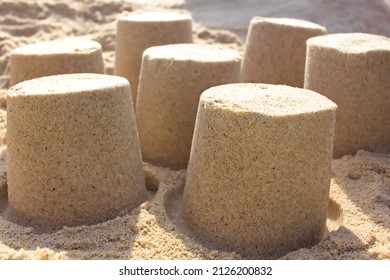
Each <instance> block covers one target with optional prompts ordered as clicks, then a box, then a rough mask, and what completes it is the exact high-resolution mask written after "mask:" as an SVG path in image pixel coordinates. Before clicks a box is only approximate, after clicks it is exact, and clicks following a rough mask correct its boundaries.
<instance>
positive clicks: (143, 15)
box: [114, 11, 192, 105]
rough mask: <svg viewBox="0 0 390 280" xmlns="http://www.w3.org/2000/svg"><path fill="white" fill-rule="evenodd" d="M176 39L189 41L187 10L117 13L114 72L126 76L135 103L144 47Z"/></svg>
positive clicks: (168, 42)
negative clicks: (183, 12) (181, 12)
mask: <svg viewBox="0 0 390 280" xmlns="http://www.w3.org/2000/svg"><path fill="white" fill-rule="evenodd" d="M179 43H192V19H191V16H190V15H188V14H179V13H175V12H163V11H136V12H132V13H129V12H124V13H123V14H122V15H121V16H120V17H119V19H118V22H117V31H116V45H115V68H114V73H115V75H118V76H122V77H125V78H127V79H128V80H129V82H130V86H131V92H132V95H133V102H134V105H135V103H136V100H137V92H138V80H139V74H140V69H141V61H142V54H143V52H144V50H146V49H147V48H149V47H152V46H160V45H168V44H179Z"/></svg>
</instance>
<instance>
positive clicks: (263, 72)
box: [241, 17, 326, 88]
mask: <svg viewBox="0 0 390 280" xmlns="http://www.w3.org/2000/svg"><path fill="white" fill-rule="evenodd" d="M325 33H326V29H325V27H323V26H321V25H318V24H315V23H312V22H309V21H305V20H300V19H292V18H263V17H254V18H253V19H252V20H251V22H250V26H249V30H248V36H247V42H246V44H245V52H244V57H243V60H242V77H241V80H242V82H251V83H267V84H280V85H288V86H294V87H301V88H302V87H303V81H304V72H305V57H306V40H307V39H309V38H310V37H314V36H320V35H323V34H325Z"/></svg>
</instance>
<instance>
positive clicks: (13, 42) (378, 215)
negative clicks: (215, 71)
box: [0, 0, 390, 259]
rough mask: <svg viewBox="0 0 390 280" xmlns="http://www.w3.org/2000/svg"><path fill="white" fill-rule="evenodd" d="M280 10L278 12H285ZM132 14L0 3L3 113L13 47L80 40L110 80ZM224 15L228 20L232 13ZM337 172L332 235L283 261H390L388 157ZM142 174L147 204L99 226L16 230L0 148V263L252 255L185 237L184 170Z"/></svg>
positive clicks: (98, 7) (77, 5)
mask: <svg viewBox="0 0 390 280" xmlns="http://www.w3.org/2000/svg"><path fill="white" fill-rule="evenodd" d="M361 1H362V0H361ZM361 1H360V2H361ZM135 2H136V1H135ZM148 2H149V1H148ZM150 2H153V1H150ZM173 2H175V1H173ZM178 2H180V1H178ZM213 2H216V1H213ZM292 2H298V1H292ZM360 2H359V3H360ZM368 2H370V1H369V0H367V1H366V3H368ZM376 2H377V1H375V3H376ZM174 6H175V5H174ZM331 6H332V5H331ZM356 6H359V5H358V4H356ZM175 7H176V8H177V7H180V5H179V6H175ZM275 7H279V8H280V5H275ZM132 9H133V6H132V5H131V4H129V3H128V2H125V1H114V2H113V1H108V0H105V1H103V0H97V1H94V0H84V1H77V2H76V1H75V2H57V1H49V0H43V1H39V2H38V3H36V1H26V0H22V1H12V0H2V1H1V2H0V89H1V90H0V107H1V108H5V106H6V104H5V103H6V102H5V98H4V94H5V89H7V88H8V83H9V53H10V51H11V50H12V49H14V48H16V47H18V46H22V45H24V44H28V43H35V42H39V41H43V40H51V39H56V38H60V37H63V36H73V35H81V36H85V37H87V38H89V39H94V40H97V41H98V42H100V43H101V44H102V46H103V51H104V56H105V62H106V69H107V70H108V71H107V72H108V73H111V72H110V71H112V67H113V58H114V57H113V52H114V42H115V40H114V39H115V19H116V17H117V15H118V13H119V12H121V11H123V10H132ZM383 11H386V10H383ZM214 12H215V11H214ZM221 14H224V17H226V18H229V17H230V18H231V16H229V14H226V13H221ZM258 15H260V14H258ZM263 15H264V14H263ZM290 15H294V14H290ZM371 17H372V14H371ZM373 18H374V19H375V22H378V24H377V28H382V29H383V28H388V27H389V24H387V25H386V24H383V23H381V18H380V17H379V16H378V17H376V16H374V17H373ZM309 20H310V19H309ZM311 20H313V19H311ZM314 21H315V19H314ZM248 22H249V19H248ZM320 23H321V22H320ZM386 30H388V29H386ZM361 31H364V30H361ZM194 34H195V35H196V36H195V41H202V42H208V43H218V44H224V45H229V46H232V47H234V48H236V49H239V50H242V44H241V43H240V40H239V39H238V38H237V37H236V36H235V35H232V33H230V32H228V31H216V30H210V29H207V28H204V27H201V26H199V25H195V32H194ZM5 116H6V113H5V111H4V110H0V143H1V144H4V143H5V133H6V128H5ZM333 170H334V174H333V179H332V184H331V190H330V203H329V211H328V221H327V228H328V231H329V232H328V233H327V234H326V235H325V238H324V240H323V241H321V242H320V243H319V244H318V245H316V246H314V247H312V248H310V249H300V250H298V251H295V252H291V253H289V254H287V255H285V256H283V257H282V258H285V259H390V155H389V154H374V153H369V152H364V151H360V152H358V153H357V155H355V156H346V157H343V158H342V159H339V160H335V161H334V162H333ZM144 171H145V174H146V182H147V186H148V189H149V191H148V193H149V199H148V200H147V201H146V202H145V203H143V204H141V205H140V206H139V207H138V208H136V209H134V210H133V211H132V212H130V213H127V214H124V215H122V216H120V217H117V218H115V219H112V220H109V221H107V222H104V223H100V224H97V225H93V226H80V227H73V228H66V227H65V228H63V229H61V230H59V231H56V232H36V231H34V229H33V228H29V227H23V226H20V225H18V224H15V223H12V222H10V221H8V220H7V219H6V215H5V210H6V209H7V182H6V146H4V145H3V146H1V148H0V259H65V258H72V259H73V258H76V259H77V258H82V259H100V258H107V259H118V258H123V259H240V258H246V257H250V256H244V255H239V254H236V253H234V252H226V251H224V250H223V248H218V249H217V248H215V247H213V246H212V245H211V244H208V243H207V242H206V241H203V240H199V239H197V238H196V237H195V236H194V235H193V233H192V232H191V231H190V230H188V228H187V227H186V225H185V224H184V223H183V222H182V218H181V216H180V211H179V209H180V207H181V200H182V193H183V187H184V179H185V171H184V170H181V171H171V170H168V169H163V168H158V167H154V166H152V165H149V164H144ZM39 248H42V249H39Z"/></svg>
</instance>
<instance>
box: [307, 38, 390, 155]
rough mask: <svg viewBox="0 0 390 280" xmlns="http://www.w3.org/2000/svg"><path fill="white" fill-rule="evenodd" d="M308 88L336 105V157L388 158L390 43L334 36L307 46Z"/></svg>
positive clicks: (318, 39)
mask: <svg viewBox="0 0 390 280" xmlns="http://www.w3.org/2000/svg"><path fill="white" fill-rule="evenodd" d="M305 88H307V89H310V90H314V91H316V92H319V93H321V94H323V95H325V96H327V97H328V98H329V99H331V100H332V101H334V102H335V103H336V104H337V105H338V107H339V109H338V110H337V121H336V130H335V139H334V157H336V158H339V157H341V156H343V155H346V154H354V153H356V152H357V151H358V150H360V149H364V150H369V151H376V152H383V153H389V152H390V39H389V38H386V37H381V36H377V35H371V34H362V33H351V34H332V35H326V36H321V37H316V38H312V39H310V40H308V49H307V62H306V72H305Z"/></svg>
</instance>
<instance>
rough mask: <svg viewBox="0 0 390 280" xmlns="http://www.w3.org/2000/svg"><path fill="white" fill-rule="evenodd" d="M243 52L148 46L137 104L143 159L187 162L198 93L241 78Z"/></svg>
mask: <svg viewBox="0 0 390 280" xmlns="http://www.w3.org/2000/svg"><path fill="white" fill-rule="evenodd" d="M240 61H241V58H240V55H239V54H238V53H237V52H236V51H234V50H230V49H222V48H219V47H215V46H210V45H200V44H177V45H168V46H159V47H152V48H149V49H147V50H146V51H145V52H144V57H143V61H142V70H141V78H140V86H139V96H138V100H137V107H136V117H137V124H138V132H139V138H140V144H141V151H142V156H143V160H144V161H147V162H150V163H153V164H155V165H160V166H164V167H170V168H174V169H180V168H186V167H187V163H188V158H189V155H190V149H191V141H192V135H193V131H194V125H195V118H196V112H197V109H198V102H199V97H200V95H201V94H202V92H203V91H204V90H206V89H208V88H209V87H212V86H216V85H221V84H227V83H235V82H238V80H239V76H240Z"/></svg>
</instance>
